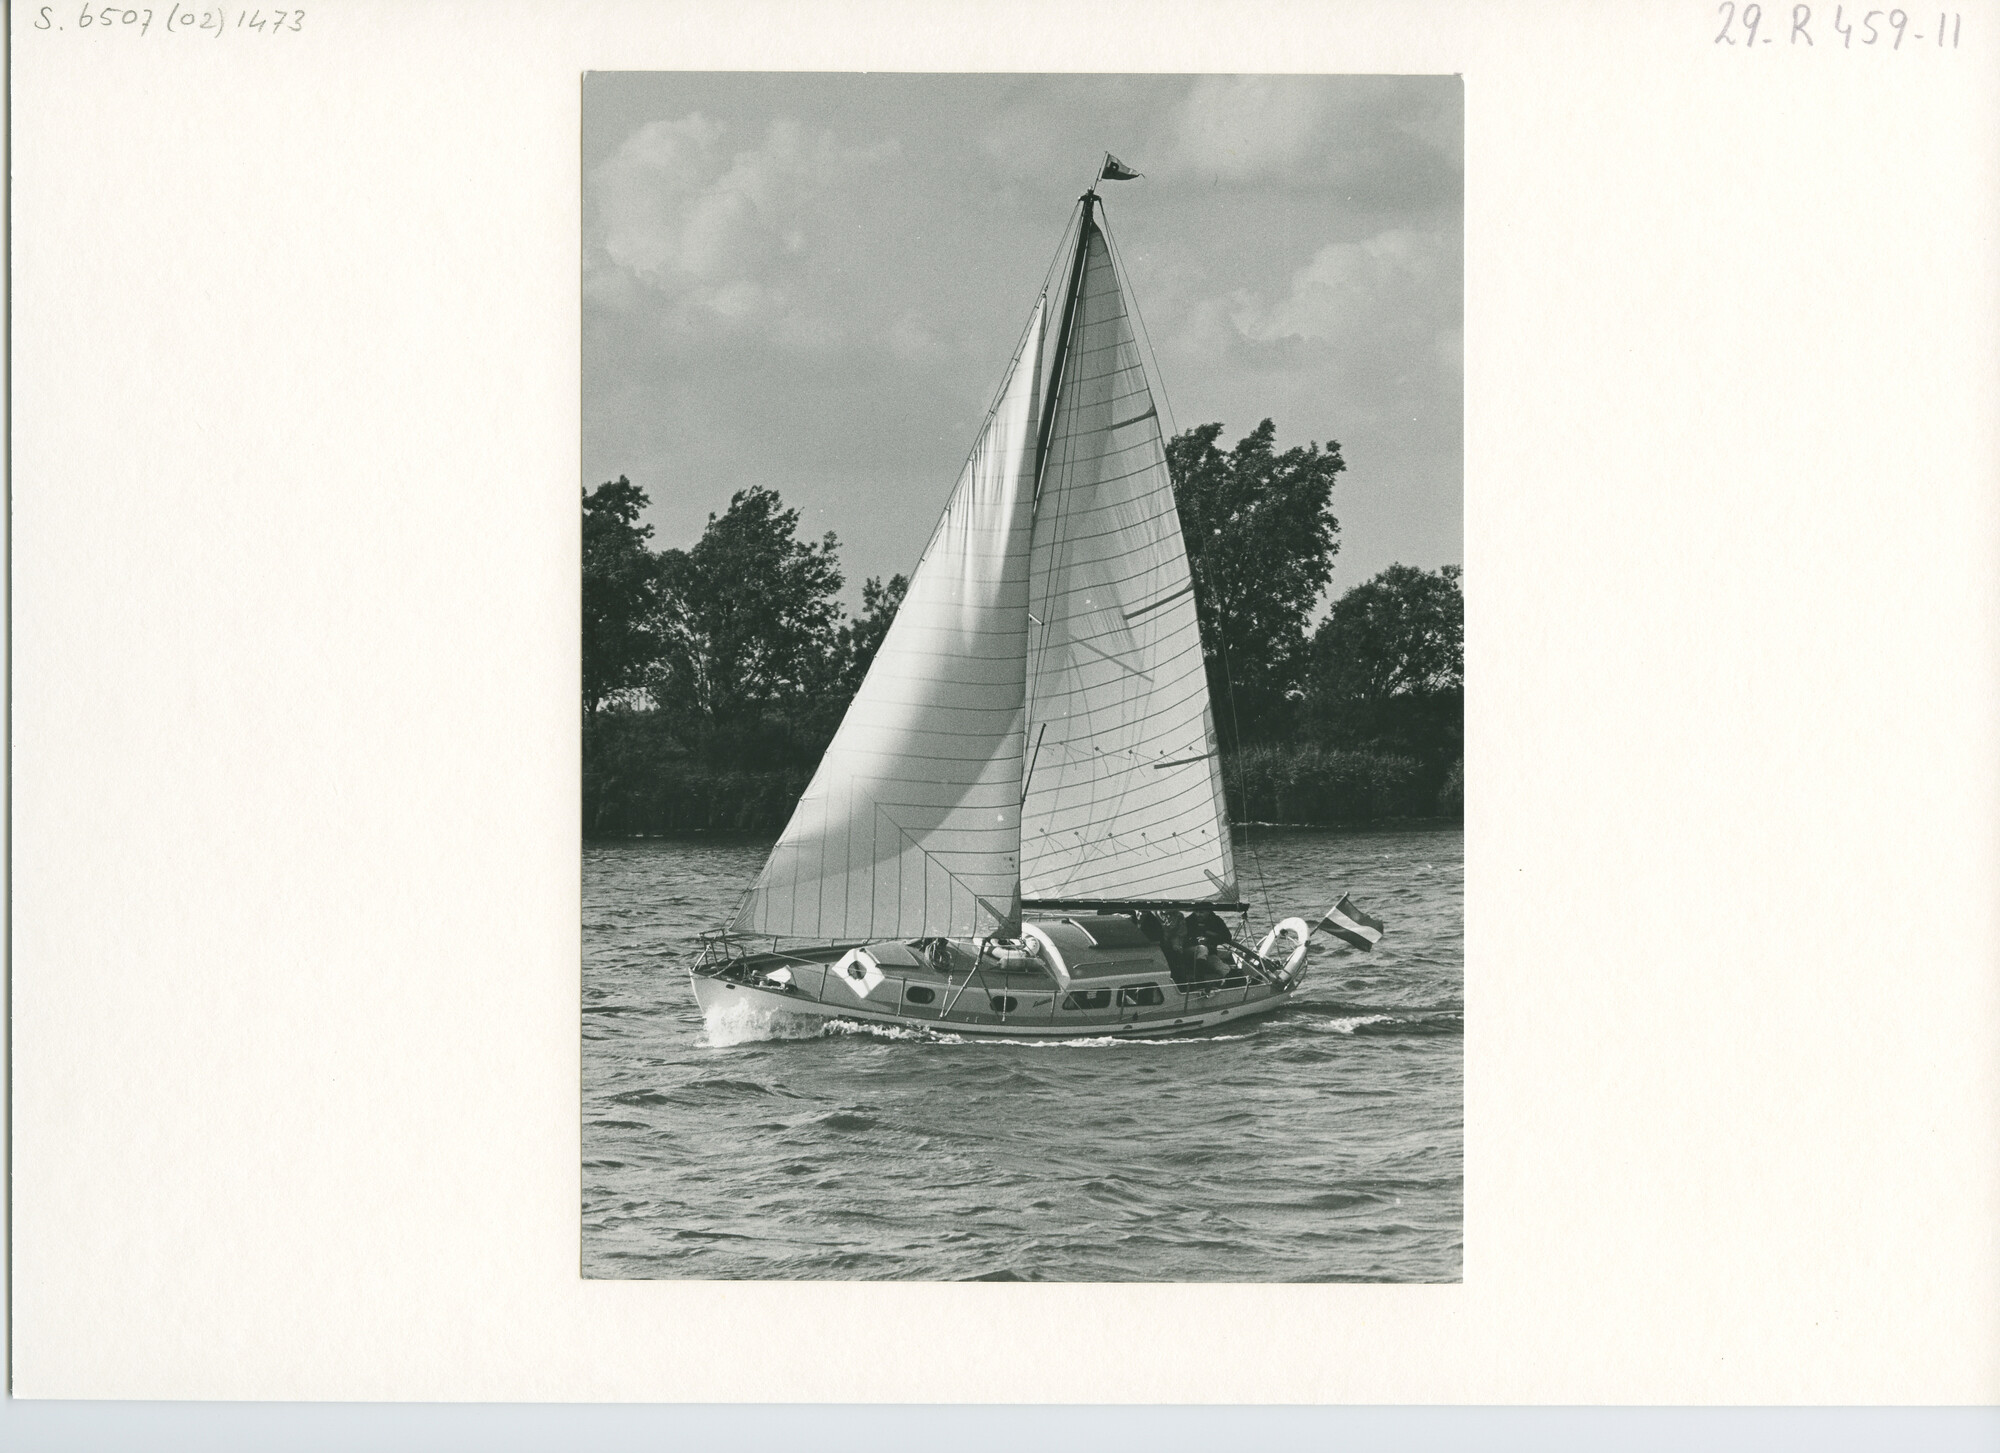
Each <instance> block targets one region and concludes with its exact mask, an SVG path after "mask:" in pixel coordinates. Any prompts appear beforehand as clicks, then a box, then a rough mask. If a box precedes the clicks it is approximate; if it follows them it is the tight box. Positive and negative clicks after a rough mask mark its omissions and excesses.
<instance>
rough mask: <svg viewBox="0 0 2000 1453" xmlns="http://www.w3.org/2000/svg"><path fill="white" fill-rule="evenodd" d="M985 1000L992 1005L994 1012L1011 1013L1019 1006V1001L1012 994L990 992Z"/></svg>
mask: <svg viewBox="0 0 2000 1453" xmlns="http://www.w3.org/2000/svg"><path fill="white" fill-rule="evenodd" d="M986 1002H987V1003H988V1004H991V1005H992V1006H993V1012H994V1013H995V1014H1012V1013H1013V1012H1014V1011H1015V1010H1016V1009H1019V1008H1020V1007H1021V1001H1020V1000H1019V999H1016V998H1015V997H1014V996H1013V995H1012V994H990V995H988V996H987V999H986Z"/></svg>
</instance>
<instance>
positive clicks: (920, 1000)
mask: <svg viewBox="0 0 2000 1453" xmlns="http://www.w3.org/2000/svg"><path fill="white" fill-rule="evenodd" d="M903 997H904V998H905V999H907V1000H909V1001H910V1002H911V1003H912V1004H935V1003H937V990H935V989H926V988H925V987H924V986H923V985H922V984H912V985H911V986H910V987H909V988H907V989H905V990H904V991H903Z"/></svg>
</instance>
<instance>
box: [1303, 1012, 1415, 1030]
mask: <svg viewBox="0 0 2000 1453" xmlns="http://www.w3.org/2000/svg"><path fill="white" fill-rule="evenodd" d="M1395 1017H1396V1016H1395V1015H1393V1014H1362V1015H1358V1016H1356V1017H1355V1018H1353V1019H1314V1020H1309V1021H1307V1024H1308V1027H1309V1028H1311V1029H1314V1030H1317V1031H1318V1032H1319V1033H1321V1034H1352V1033H1354V1031H1355V1030H1357V1029H1359V1028H1360V1027H1361V1026H1362V1025H1364V1024H1387V1023H1388V1022H1389V1021H1390V1020H1392V1019H1394V1018H1395Z"/></svg>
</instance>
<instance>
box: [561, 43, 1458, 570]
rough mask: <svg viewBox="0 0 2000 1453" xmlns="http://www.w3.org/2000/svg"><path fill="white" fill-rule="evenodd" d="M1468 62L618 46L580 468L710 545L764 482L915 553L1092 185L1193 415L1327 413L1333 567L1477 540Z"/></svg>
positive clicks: (597, 234)
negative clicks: (1095, 182)
mask: <svg viewBox="0 0 2000 1453" xmlns="http://www.w3.org/2000/svg"><path fill="white" fill-rule="evenodd" d="M1462 94H1463V93H1462V90H1461V87H1460V84H1459V82H1458V81H1457V79H1455V78H1452V77H1380V76H1345V77H1343V76H1255V77H1252V76H966V75H950V76H936V75H800V74H779V73H773V74H755V73H742V74H730V73H707V74H698V73H672V72H668V73H649V74H598V75H593V76H591V77H589V78H588V79H587V80H586V82H585V86H584V108H583V116H584V132H583V145H584V155H583V176H584V199H583V200H584V208H583V215H584V238H583V267H584V276H583V482H584V484H585V485H587V486H588V485H594V484H596V483H598V482H600V481H602V480H605V479H610V478H615V477H616V476H618V475H620V474H623V475H627V476H629V477H630V478H631V479H632V481H633V482H634V483H636V484H638V485H640V486H641V487H642V488H644V489H645V490H646V492H647V493H648V494H649V495H650V496H651V497H652V502H653V503H652V510H651V514H650V516H649V518H650V519H651V521H652V523H653V524H654V525H655V527H656V529H657V535H656V537H655V542H656V543H658V544H664V545H688V544H691V543H693V541H694V540H695V539H696V538H698V537H699V535H700V533H701V529H702V525H703V524H704V522H705V521H706V519H707V517H708V515H709V513H710V512H711V511H718V512H719V511H721V510H722V509H724V508H726V507H727V505H728V502H729V496H730V494H731V493H732V492H733V491H735V490H738V489H742V488H744V487H746V486H749V485H752V484H764V485H768V486H770V487H772V488H774V489H776V490H777V491H778V492H779V493H780V494H782V495H783V496H784V498H785V500H786V502H787V503H788V504H791V505H794V506H796V507H798V508H799V509H800V511H801V512H802V515H803V520H802V529H803V530H804V531H806V532H808V533H810V534H814V535H817V534H819V533H822V532H824V531H826V530H832V531H834V532H835V533H837V534H838V535H839V537H840V541H841V559H842V563H843V565H844V567H845V570H846V573H847V576H848V581H849V588H848V591H847V595H848V597H849V599H850V601H852V600H853V599H855V598H857V597H858V592H859V586H860V582H861V580H862V578H863V577H864V576H867V575H880V576H887V575H890V574H892V573H894V572H896V571H899V570H900V571H907V570H909V568H910V567H911V565H912V564H913V563H914V561H915V559H916V557H917V555H918V553H919V552H920V551H921V550H922V548H923V544H924V541H925V540H926V539H927V538H928V537H929V534H930V530H931V526H932V524H933V523H934V522H935V520H936V517H937V514H938V512H939V510H941V509H942V508H943V505H944V500H945V496H946V495H947V494H948V493H949V491H950V489H951V486H952V484H953V482H954V481H955V480H956V478H957V475H958V470H959V466H960V465H961V464H962V463H963V461H964V458H965V454H966V451H967V450H968V449H969V448H970V446H971V444H972V439H973V435H974V432H975V431H976V430H977V428H978V426H979V423H980V421H981V419H982V418H983V416H984V414H985V411H986V407H987V405H988V403H989V402H990V401H991V399H992V395H993V391H994V389H995V388H996V387H997V386H998V384H999V381H1000V377H1001V373H1002V371H1003V370H1004V369H1005V367H1006V365H1007V361H1008V354H1009V351H1010V349H1011V348H1012V345H1013V343H1014V341H1015V339H1016V337H1017V336H1018V334H1019V332H1020V328H1021V325H1022V323H1023V322H1024V321H1025V319H1026V317H1027V314H1028V310H1029V307H1030V306H1031V304H1032V302H1033V299H1034V295H1035V293H1036V291H1037V290H1038V289H1039V287H1040V285H1041V282H1042V279H1043V277H1044V275H1045V274H1046V273H1047V271H1048V269H1049V265H1050V262H1051V259H1052V257H1053V255H1054V252H1055V248H1056V243H1057V240H1058V238H1059V236H1060V235H1061V233H1062V231H1063V228H1064V226H1065V224H1066V222H1067V220H1068V217H1069V213H1070V209H1071V206H1072V204H1073V203H1074V202H1075V200H1076V198H1077V196H1078V194H1079V193H1081V192H1082V191H1083V189H1084V188H1085V186H1087V185H1088V184H1089V183H1090V181H1091V179H1092V177H1093V176H1094V174H1095V167H1096V163H1097V161H1098V159H1099V158H1100V157H1101V155H1102V154H1103V153H1104V152H1106V151H1110V152H1113V153H1115V154H1116V155H1118V156H1119V157H1120V158H1122V159H1123V160H1124V161H1125V162H1126V163H1127V164H1128V165H1130V166H1133V167H1135V168H1137V169H1138V170H1140V171H1142V172H1144V173H1145V176H1144V178H1143V179H1142V180H1139V181H1134V182H1124V183H1117V182H1106V183H1104V184H1103V185H1102V186H1101V188H1100V195H1102V196H1103V197H1104V199H1105V208H1104V211H1105V215H1106V219H1107V222H1108V225H1109V229H1110V232H1111V235H1112V238H1113V240H1114V241H1115V242H1116V243H1117V245H1118V247H1119V249H1120V251H1121V253H1122V256H1123V258H1124V261H1125V266H1126V270H1127V280H1128V283H1129V285H1130V287H1131V289H1132V290H1133V293H1134V294H1135V295H1136V301H1137V304H1138V308H1139V311H1140V314H1141V316H1142V317H1143V318H1144V320H1145V323H1146V326H1147V331H1148V333H1149V334H1150V336H1151V340H1152V344H1153V348H1154V350H1155V354H1156V356H1157V361H1158V368H1159V374H1160V377H1158V378H1156V380H1155V384H1156V387H1157V386H1159V385H1161V384H1164V391H1165V398H1164V400H1163V402H1164V404H1165V405H1166V406H1167V407H1168V409H1170V411H1171V418H1172V421H1173V423H1174V424H1175V425H1177V426H1178V427H1179V428H1182V429H1186V428H1189V427H1191V426H1193V425H1195V424H1201V423H1208V422H1214V421H1220V422H1221V423H1222V424H1223V426H1224V431H1223V438H1224V441H1225V442H1227V441H1233V440H1234V439H1235V438H1237V437H1238V436H1239V435H1241V434H1243V433H1245V432H1247V431H1248V430H1249V429H1251V428H1252V427H1254V426H1255V425H1256V424H1257V422H1258V421H1259V420H1260V419H1263V418H1265V417H1270V418H1272V419H1274V420H1276V423H1277V431H1278V444H1279V447H1281V448H1284V447H1289V446H1291V445H1293V444H1302V443H1305V442H1307V441H1319V442H1324V441H1326V440H1328V439H1337V440H1338V441H1339V442H1340V445H1341V451H1342V453H1343V454H1344V456H1345V457H1346V460H1347V465H1348V470H1347V473H1346V474H1344V475H1342V476H1341V481H1340V484H1339V486H1338V487H1337V488H1336V489H1335V491H1334V512H1335V513H1336V514H1337V515H1338V516H1339V518H1340V521H1341V526H1342V535H1341V538H1342V545H1341V552H1340V555H1339V557H1338V560H1337V562H1336V569H1335V572H1334V593H1336V594H1337V593H1338V592H1340V591H1342V590H1345V589H1347V588H1349V587H1351V586H1354V585H1357V584H1359V583H1360V582H1361V581H1363V580H1365V579H1367V578H1368V577H1369V576H1370V575H1372V574H1374V573H1375V572H1376V571H1378V570H1380V569H1381V568H1382V567H1384V566H1386V565H1389V564H1391V563H1393V562H1396V561H1402V562H1404V563H1406V564H1412V565H1421V566H1426V567H1429V566H1435V565H1440V564H1445V563H1448V562H1457V561H1459V560H1461V559H1462V548H1463V546H1462V540H1463V535H1462V529H1461V519H1462V514H1463V509H1462V503H1463V473H1464V450H1463V443H1462V429H1461V424H1462V416H1463V408H1462V399H1463V388H1462V382H1461V380H1462V354H1463V346H1462V337H1463V335H1462V327H1463V306H1462V296H1463V285H1462V277H1463V271H1464V245H1463V190H1464V189H1463V155H1464V152H1463V105H1462Z"/></svg>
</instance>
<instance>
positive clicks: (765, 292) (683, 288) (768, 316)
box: [585, 112, 898, 346]
mask: <svg viewBox="0 0 2000 1453" xmlns="http://www.w3.org/2000/svg"><path fill="white" fill-rule="evenodd" d="M727 140H728V129H727V128H726V127H725V126H723V125H722V124H721V123H719V122H716V121H712V120H710V119H709V118H708V117H706V116H703V115H702V114H701V113H699V112H694V113H691V114H689V115H686V116H683V117H681V118H679V119H678V120H670V121H654V122H651V123H649V124H648V125H646V126H642V127H640V128H639V129H638V130H637V131H635V132H633V133H632V135H630V136H629V137H627V138H626V139H625V143H624V145H622V146H621V147H620V148H619V149H618V151H617V152H616V153H615V154H614V155H612V156H611V157H609V158H608V159H606V160H605V161H604V162H602V163H601V164H600V165H598V166H597V167H596V168H595V169H593V171H592V172H591V174H590V187H589V193H590V195H589V202H590V213H591V219H592V226H593V229H594V231H595V234H596V242H597V248H596V249H595V252H594V255H593V256H592V257H590V258H589V259H587V261H586V272H587V274H588V275H587V276H586V279H585V294H586V296H587V297H589V298H590V299H592V301H594V302H597V303H599V304H600V305H602V306H607V307H614V308H617V307H623V306H629V305H630V304H631V303H633V302H634V301H636V297H637V295H635V294H634V293H633V292H632V290H631V288H630V287H629V286H628V285H627V283H626V280H636V281H637V282H639V283H642V284H644V285H645V287H646V288H648V289H651V290H652V291H653V292H655V293H657V294H659V295H663V296H664V298H665V299H666V300H667V301H668V302H669V303H670V304H671V306H672V311H673V313H674V314H675V315H676V317H677V320H678V321H680V322H682V323H703V322H705V323H707V324H709V325H721V326H725V327H743V326H749V325H756V324H762V325H766V326H768V327H770V328H771V330H772V332H773V336H776V337H778V338H780V339H782V340H785V341H788V342H791V343H794V344H800V345H804V346H810V345H811V343H812V341H813V340H814V339H820V338H823V336H824V334H825V331H826V330H825V328H824V327H822V326H819V325H815V324H813V323H812V322H811V321H810V320H807V319H801V318H800V317H798V316H796V313H797V306H796V298H797V289H796V283H797V280H798V267H799V264H800V261H801V259H802V258H803V256H804V254H805V253H807V252H808V250H809V248H808V244H807V241H806V236H807V234H806V231H805V229H804V228H802V227H801V226H800V218H801V215H802V213H803V211H804V210H805V208H806V207H807V206H809V205H810V204H811V203H812V201H813V200H814V199H815V198H816V197H818V196H820V195H821V194H822V193H824V192H825V191H827V190H828V189H829V188H833V187H837V186H839V185H841V184H842V183H843V182H845V181H847V180H849V179H851V178H852V177H853V176H854V175H855V173H856V172H858V171H860V170H862V169H865V168H867V167H869V166H871V165H873V164H874V163H876V162H878V161H880V160H882V159H884V158H886V157H888V156H891V155H894V154H895V153H896V151H897V150H898V146H897V143H896V142H894V141H889V142H884V143H882V144H880V145H877V146H873V147H849V146H845V145H843V144H842V143H841V142H840V141H839V140H838V139H837V138H836V137H835V136H834V135H833V133H832V132H830V131H821V132H817V133H812V134H809V133H808V132H806V131H805V129H804V128H802V127H800V126H799V125H798V123H797V122H795V121H792V120H790V119H788V118H785V117H779V118H777V119H775V120H773V121H772V122H771V123H770V125H769V127H768V129H767V130H766V131H765V133H764V135H763V137H762V138H761V139H760V140H759V141H758V142H757V143H756V144H755V145H754V146H750V147H747V148H743V149H739V150H734V151H732V150H730V149H729V147H728V146H727V144H726V143H727ZM607 273H608V274H612V275H613V276H612V278H607V277H605V276H603V274H607ZM613 279H616V280H613Z"/></svg>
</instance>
